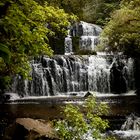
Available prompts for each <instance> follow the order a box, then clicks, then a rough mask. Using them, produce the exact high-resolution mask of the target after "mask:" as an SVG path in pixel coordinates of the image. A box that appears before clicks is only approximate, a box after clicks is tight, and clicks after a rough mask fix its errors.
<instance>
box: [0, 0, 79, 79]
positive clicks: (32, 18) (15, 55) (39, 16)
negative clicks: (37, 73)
mask: <svg viewBox="0 0 140 140" xmlns="http://www.w3.org/2000/svg"><path fill="white" fill-rule="evenodd" d="M0 10H1V11H2V12H1V13H0V73H1V77H0V79H3V78H4V77H6V76H12V75H14V74H20V75H21V76H23V77H24V78H26V77H28V72H29V70H30V66H29V60H31V59H32V58H33V57H35V56H38V55H46V54H47V55H52V53H53V51H52V49H51V48H50V46H49V39H48V38H49V37H50V36H55V34H56V33H61V34H64V35H65V34H66V33H67V26H69V25H70V22H72V21H74V20H75V19H76V18H75V16H73V15H69V14H67V13H65V12H64V10H62V9H59V8H54V7H52V6H48V5H47V3H46V4H44V5H40V4H38V3H37V2H35V1H34V0H17V1H15V0H2V1H1V2H0Z"/></svg>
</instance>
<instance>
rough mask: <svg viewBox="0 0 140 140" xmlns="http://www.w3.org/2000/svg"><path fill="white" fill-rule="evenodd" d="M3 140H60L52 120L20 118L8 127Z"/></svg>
mask: <svg viewBox="0 0 140 140" xmlns="http://www.w3.org/2000/svg"><path fill="white" fill-rule="evenodd" d="M3 140H58V137H57V135H56V132H55V130H54V128H53V126H52V124H51V123H50V122H47V121H45V120H35V119H31V118H18V119H16V121H15V123H14V124H12V125H10V126H9V127H8V128H7V130H6V132H5V135H4V138H3Z"/></svg>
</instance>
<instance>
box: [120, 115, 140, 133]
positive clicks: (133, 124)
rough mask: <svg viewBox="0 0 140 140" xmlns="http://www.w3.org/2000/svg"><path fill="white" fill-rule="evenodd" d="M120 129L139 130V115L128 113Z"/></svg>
mask: <svg viewBox="0 0 140 140" xmlns="http://www.w3.org/2000/svg"><path fill="white" fill-rule="evenodd" d="M121 130H137V131H140V117H137V116H135V115H134V114H133V113H132V114H130V116H128V118H127V120H126V121H125V123H124V124H123V125H122V127H121Z"/></svg>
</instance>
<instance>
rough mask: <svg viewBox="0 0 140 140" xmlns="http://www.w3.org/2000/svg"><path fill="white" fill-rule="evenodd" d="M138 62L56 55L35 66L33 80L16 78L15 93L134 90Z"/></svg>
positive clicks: (120, 91) (41, 93)
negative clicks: (135, 63)
mask: <svg viewBox="0 0 140 140" xmlns="http://www.w3.org/2000/svg"><path fill="white" fill-rule="evenodd" d="M133 65H134V62H133V59H132V58H126V57H125V56H123V55H117V56H114V55H96V56H94V55H91V56H87V55H85V56H79V55H69V56H65V55H55V56H53V57H51V58H49V57H45V56H44V57H40V58H38V59H36V60H34V61H32V62H31V67H32V71H31V77H32V80H31V81H30V80H25V81H23V80H22V78H21V77H20V76H19V77H16V78H15V79H14V82H13V85H12V92H15V93H19V95H21V96H55V95H70V94H71V93H80V92H81V93H82V92H87V91H95V92H100V93H125V92H128V91H130V90H134V88H135V82H134V70H133V67H134V66H133Z"/></svg>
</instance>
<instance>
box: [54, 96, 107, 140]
mask: <svg viewBox="0 0 140 140" xmlns="http://www.w3.org/2000/svg"><path fill="white" fill-rule="evenodd" d="M81 110H82V111H81ZM107 112H108V106H107V105H106V104H104V103H99V102H97V101H96V98H95V97H92V96H91V97H89V98H87V100H86V101H85V103H84V104H83V105H82V107H81V109H80V107H78V106H74V105H71V104H68V105H67V106H66V107H65V108H64V112H63V115H64V119H63V120H59V121H57V122H56V124H55V127H56V130H57V133H58V136H59V137H60V139H61V140H73V139H75V140H81V139H82V138H83V137H84V136H85V137H86V134H87V133H88V132H89V131H90V132H91V134H92V137H93V138H95V139H100V140H101V139H102V136H101V133H102V132H103V131H105V129H106V128H107V127H108V121H107V120H103V119H101V117H99V116H100V115H105V114H107ZM103 139H104V138H103Z"/></svg>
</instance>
